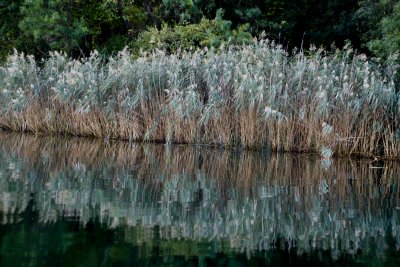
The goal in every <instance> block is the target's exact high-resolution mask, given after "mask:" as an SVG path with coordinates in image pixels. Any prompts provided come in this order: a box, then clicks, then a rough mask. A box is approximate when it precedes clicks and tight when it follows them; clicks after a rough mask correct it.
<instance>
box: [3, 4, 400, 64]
mask: <svg viewBox="0 0 400 267" xmlns="http://www.w3.org/2000/svg"><path fill="white" fill-rule="evenodd" d="M399 18H400V3H399V1H398V0H360V1H356V0H354V1H348V0H245V1H230V0H218V1H217V0H136V1H132V0H85V1H82V0H2V1H1V2H0V56H1V58H3V59H4V58H5V57H6V56H7V55H8V54H9V53H10V52H12V49H13V48H16V49H17V50H18V51H21V52H25V53H28V54H33V55H36V56H40V57H43V56H47V55H48V52H49V51H54V50H63V51H64V52H66V53H68V54H69V55H73V56H82V54H83V55H86V56H88V55H89V53H90V51H92V50H94V49H96V50H98V51H100V53H101V54H103V53H108V54H109V53H112V52H113V51H119V50H122V49H123V47H125V46H126V45H128V46H129V47H130V48H132V49H133V50H134V53H135V54H138V50H139V49H140V48H141V49H144V50H147V49H151V48H153V47H154V46H157V45H158V44H160V45H162V46H164V47H167V48H169V49H172V50H176V49H177V47H183V48H190V47H191V46H213V45H214V46H218V45H219V44H220V43H221V41H229V40H231V39H233V41H236V42H237V41H240V42H248V41H249V39H251V36H259V35H260V34H261V33H262V32H265V34H266V36H267V37H268V38H269V39H273V40H275V41H276V42H278V43H280V44H282V45H283V47H285V48H288V50H289V51H291V50H292V48H293V47H301V46H302V44H303V45H304V47H306V48H308V47H309V45H310V44H314V45H316V46H317V47H319V46H320V45H323V46H324V47H325V48H330V47H331V46H332V45H333V44H335V45H336V46H337V47H339V48H340V47H343V46H344V45H345V43H346V40H348V41H351V43H352V45H353V47H354V48H356V49H358V50H362V51H364V52H368V53H374V54H375V55H377V56H380V57H385V56H388V55H389V54H391V53H393V52H395V51H396V50H398V49H399V48H400V40H399V38H400V33H399V29H400V27H399V23H400V19H399ZM159 41H161V42H159Z"/></svg>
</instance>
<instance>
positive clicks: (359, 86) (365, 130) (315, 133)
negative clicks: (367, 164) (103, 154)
mask: <svg viewBox="0 0 400 267" xmlns="http://www.w3.org/2000/svg"><path fill="white" fill-rule="evenodd" d="M0 21H1V25H0V26H1V27H0V34H1V35H0V46H1V47H0V54H1V55H0V57H1V58H2V59H3V60H2V63H1V64H0V104H1V107H0V127H1V128H6V129H12V130H16V131H32V132H36V133H38V132H47V133H66V134H73V135H80V136H96V137H102V138H122V139H129V140H149V141H161V142H168V143H171V142H177V143H204V144H215V145H222V146H240V147H246V148H271V149H273V150H277V151H308V152H318V153H321V155H322V156H323V157H330V156H331V155H332V153H335V154H338V155H354V154H355V155H363V156H374V157H386V158H399V157H400V144H399V140H400V129H399V127H400V125H399V122H398V116H399V112H400V111H399V103H400V96H399V93H398V89H399V88H398V87H397V82H396V81H397V79H398V75H397V74H396V69H397V66H398V63H399V59H398V57H397V54H396V52H397V51H398V50H399V48H400V30H399V29H400V27H399V26H400V25H399V23H400V22H399V21H400V2H399V1H394V0H361V1H347V0H328V1H317V0H302V1H298V0H296V1H294V0H288V1H278V0H264V1H251V0H249V1H237V2H234V1H214V0H207V1H198V0H194V1H190V0H163V1H152V0H144V1H127V0H101V1H92V0H88V1H78V0H68V1H67V0H19V1H10V0H4V1H3V2H2V3H0ZM269 40H273V41H269ZM312 44H315V45H312ZM320 46H324V47H326V49H322V48H319V47H320ZM124 47H125V48H124ZM296 47H297V48H296ZM335 47H339V49H336V48H335ZM14 48H15V49H16V50H14V52H11V51H12V49H14ZM306 48H307V49H306ZM354 49H356V51H358V52H356V53H355V52H354ZM17 51H19V52H17ZM51 51H63V52H51ZM97 51H99V52H97ZM118 51H120V52H118ZM361 52H364V54H360V53H361ZM7 55H8V56H7ZM31 55H32V56H31ZM372 56H374V57H372ZM39 58H41V60H38V59H39ZM396 77H397V78H396Z"/></svg>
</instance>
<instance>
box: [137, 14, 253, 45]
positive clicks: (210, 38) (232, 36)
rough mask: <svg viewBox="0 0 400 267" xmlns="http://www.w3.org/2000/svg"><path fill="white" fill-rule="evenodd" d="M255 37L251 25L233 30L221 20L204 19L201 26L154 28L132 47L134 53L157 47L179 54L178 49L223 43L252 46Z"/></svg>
mask: <svg viewBox="0 0 400 267" xmlns="http://www.w3.org/2000/svg"><path fill="white" fill-rule="evenodd" d="M251 42H252V36H251V34H250V33H249V31H248V25H242V26H240V27H238V28H237V29H234V30H232V29H231V23H230V22H229V21H226V20H223V19H221V18H220V17H217V18H216V19H214V20H209V19H202V20H201V21H200V22H199V23H196V24H189V25H177V26H175V27H173V28H171V27H169V26H168V25H166V24H164V25H163V26H162V28H161V29H160V30H158V29H157V28H151V29H149V30H147V31H145V32H143V33H141V34H140V36H139V38H138V39H137V40H136V41H135V42H134V43H133V44H132V48H133V50H134V51H139V50H140V49H142V50H144V51H149V50H152V49H155V48H158V49H165V50H166V51H168V52H171V53H173V52H175V51H177V50H178V49H182V50H190V49H195V48H197V47H219V46H220V45H221V44H249V43H251Z"/></svg>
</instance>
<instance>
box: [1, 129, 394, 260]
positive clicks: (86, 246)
mask: <svg viewBox="0 0 400 267" xmlns="http://www.w3.org/2000/svg"><path fill="white" fill-rule="evenodd" d="M399 174H400V166H399V165H398V164H396V163H391V162H368V161H366V160H352V161H350V160H333V161H321V160H320V159H318V158H315V157H312V156H304V155H302V156H297V155H284V156H276V155H271V154H269V153H266V152H243V151H234V150H218V149H209V148H204V147H184V146H163V145H137V144H129V143H125V142H111V143H106V142H98V141H93V140H88V139H68V138H60V137H58V138H39V137H33V136H28V135H11V134H6V133H0V222H1V224H0V266H146V265H148V266H152V265H157V266H158V265H164V266H208V265H211V266H217V265H221V266H265V265H268V266H284V265H292V266H320V265H323V266H343V265H348V266H400V195H399V193H400V192H399V186H400V183H399V182H400V177H399Z"/></svg>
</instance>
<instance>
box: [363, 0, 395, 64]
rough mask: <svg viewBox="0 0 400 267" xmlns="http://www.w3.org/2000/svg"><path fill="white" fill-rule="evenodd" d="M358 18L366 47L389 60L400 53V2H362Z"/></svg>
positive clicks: (370, 0) (365, 0) (368, 0)
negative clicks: (363, 32) (362, 29)
mask: <svg viewBox="0 0 400 267" xmlns="http://www.w3.org/2000/svg"><path fill="white" fill-rule="evenodd" d="M360 4H361V7H360V9H359V11H358V16H359V19H360V21H361V24H362V26H364V27H365V28H368V29H366V33H365V34H364V42H365V45H366V46H367V47H368V48H369V49H370V50H371V51H372V52H373V53H374V54H375V55H377V56H379V57H382V58H388V57H389V56H390V55H392V54H394V53H395V52H398V51H400V2H399V1H395V0H380V1H372V0H364V1H361V3H360Z"/></svg>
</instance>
